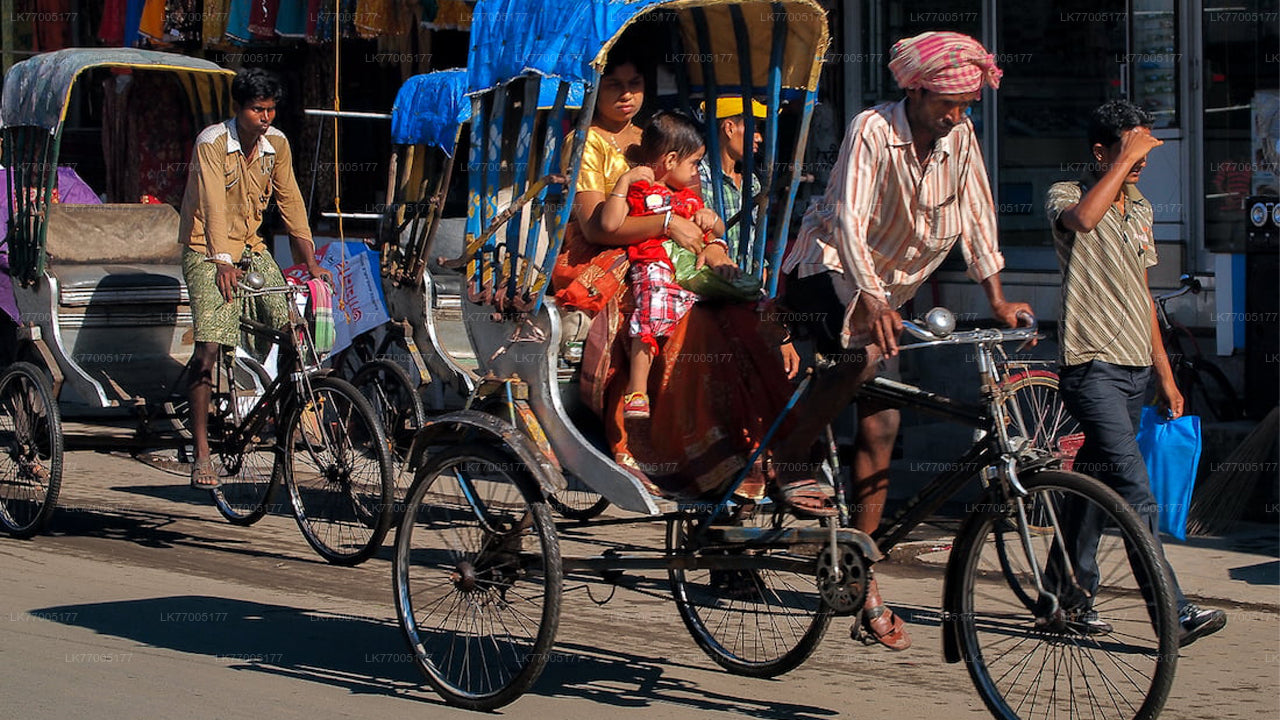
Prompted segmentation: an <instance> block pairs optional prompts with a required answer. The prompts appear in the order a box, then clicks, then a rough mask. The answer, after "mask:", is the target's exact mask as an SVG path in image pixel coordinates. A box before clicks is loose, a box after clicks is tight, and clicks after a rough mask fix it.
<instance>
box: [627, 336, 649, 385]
mask: <svg viewBox="0 0 1280 720" xmlns="http://www.w3.org/2000/svg"><path fill="white" fill-rule="evenodd" d="M651 367H653V348H651V347H649V345H648V344H647V343H645V342H644V341H643V340H641V339H640V338H631V378H630V380H629V381H628V382H627V394H628V395H630V394H631V393H643V394H645V395H647V394H648V393H649V369H650V368H651Z"/></svg>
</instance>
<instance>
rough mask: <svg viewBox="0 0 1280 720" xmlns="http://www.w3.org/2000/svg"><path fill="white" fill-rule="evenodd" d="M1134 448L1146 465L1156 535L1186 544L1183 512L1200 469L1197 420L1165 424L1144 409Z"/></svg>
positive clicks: (1154, 410)
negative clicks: (1155, 511) (1157, 519)
mask: <svg viewBox="0 0 1280 720" xmlns="http://www.w3.org/2000/svg"><path fill="white" fill-rule="evenodd" d="M1138 448H1139V449H1140V450H1142V457H1143V459H1144V460H1146V462H1147V474H1148V475H1150V476H1151V492H1152V493H1154V494H1155V496H1156V502H1157V503H1158V504H1159V505H1160V531H1161V532H1165V533H1168V534H1170V535H1172V536H1174V537H1176V538H1178V539H1179V540H1186V539H1187V510H1188V509H1190V507H1191V491H1192V490H1194V489H1195V482H1196V470H1197V469H1198V468H1199V466H1200V418H1199V417H1197V416H1195V415H1183V416H1182V417H1180V418H1178V419H1176V420H1167V419H1165V418H1163V417H1161V413H1160V411H1159V409H1158V408H1156V407H1154V406H1150V405H1149V406H1147V407H1144V408H1142V419H1141V421H1140V422H1139V423H1138Z"/></svg>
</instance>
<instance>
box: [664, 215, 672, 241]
mask: <svg viewBox="0 0 1280 720" xmlns="http://www.w3.org/2000/svg"><path fill="white" fill-rule="evenodd" d="M670 224H671V211H670V210H668V211H667V212H666V214H665V215H663V216H662V235H663V236H664V237H665V236H666V234H667V226H668V225H670Z"/></svg>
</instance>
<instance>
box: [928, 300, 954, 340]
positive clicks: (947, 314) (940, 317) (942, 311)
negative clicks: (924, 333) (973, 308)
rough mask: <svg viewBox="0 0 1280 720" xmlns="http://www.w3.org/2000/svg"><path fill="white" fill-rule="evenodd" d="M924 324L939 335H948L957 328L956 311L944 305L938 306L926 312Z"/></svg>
mask: <svg viewBox="0 0 1280 720" xmlns="http://www.w3.org/2000/svg"><path fill="white" fill-rule="evenodd" d="M924 326H925V328H927V329H928V330H929V332H931V333H933V334H934V335H937V336H938V337H947V336H948V335H950V334H951V331H953V330H955V329H956V316H955V313H953V312H951V311H950V310H948V309H946V308H944V307H936V308H933V309H932V310H930V311H929V312H927V313H925V314H924Z"/></svg>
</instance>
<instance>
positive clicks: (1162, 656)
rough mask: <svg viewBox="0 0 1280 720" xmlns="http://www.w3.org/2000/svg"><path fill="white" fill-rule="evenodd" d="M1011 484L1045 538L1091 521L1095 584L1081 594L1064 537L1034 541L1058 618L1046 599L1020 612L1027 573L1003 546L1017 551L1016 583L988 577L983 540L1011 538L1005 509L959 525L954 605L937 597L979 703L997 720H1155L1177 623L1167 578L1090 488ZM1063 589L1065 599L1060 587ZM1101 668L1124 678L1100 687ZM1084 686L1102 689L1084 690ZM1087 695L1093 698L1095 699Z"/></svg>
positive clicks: (985, 510)
mask: <svg viewBox="0 0 1280 720" xmlns="http://www.w3.org/2000/svg"><path fill="white" fill-rule="evenodd" d="M1021 481H1022V484H1023V486H1024V487H1025V488H1026V489H1027V491H1028V496H1027V498H1025V499H1024V501H1023V502H1024V507H1025V508H1026V510H1027V512H1028V513H1029V514H1031V515H1034V514H1036V513H1043V514H1044V515H1045V516H1046V520H1044V521H1043V522H1046V523H1048V524H1049V525H1050V526H1051V527H1055V528H1075V527H1078V521H1079V517H1080V515H1081V513H1099V514H1100V515H1101V516H1102V517H1103V518H1104V519H1105V521H1106V524H1105V527H1106V528H1107V532H1104V533H1103V535H1102V537H1101V538H1100V540H1099V549H1098V551H1097V552H1096V553H1095V554H1094V558H1095V559H1096V560H1097V564H1098V568H1099V573H1098V574H1099V578H1098V584H1097V587H1096V589H1094V590H1093V592H1092V593H1088V592H1087V590H1085V589H1083V588H1082V587H1081V583H1082V582H1083V584H1084V585H1085V586H1091V585H1092V583H1091V582H1090V581H1089V580H1088V579H1085V578H1084V577H1083V575H1082V571H1080V570H1079V568H1080V566H1079V565H1077V564H1075V563H1071V564H1067V562H1068V561H1070V560H1071V558H1069V557H1067V555H1066V551H1065V546H1066V545H1067V544H1069V543H1071V542H1072V539H1071V536H1070V533H1069V531H1067V532H1053V533H1051V534H1050V535H1048V536H1044V537H1040V538H1039V542H1038V544H1035V545H1033V548H1035V550H1036V553H1035V554H1034V555H1033V556H1032V557H1034V558H1036V562H1035V563H1034V564H1035V565H1036V566H1038V567H1040V568H1046V570H1045V573H1044V582H1045V585H1046V588H1047V589H1048V590H1050V591H1056V592H1057V596H1058V597H1060V599H1061V600H1062V606H1061V612H1050V611H1049V610H1050V606H1049V603H1048V598H1049V595H1045V596H1042V599H1041V600H1040V601H1039V603H1038V604H1037V607H1036V608H1035V609H1028V608H1027V607H1026V606H1025V604H1024V603H1023V602H1022V601H1021V600H1020V599H1019V598H1018V596H1019V592H1017V591H1016V590H1014V588H1013V586H1014V585H1015V584H1019V583H1021V584H1026V583H1027V582H1033V580H1029V579H1030V578H1032V569H1031V568H1032V563H1031V562H1030V561H1028V560H1027V557H1028V556H1027V555H1026V554H1025V552H1024V551H1023V546H1022V545H1021V543H1020V542H1017V543H1014V542H1013V541H1007V543H1006V544H1007V546H1008V547H1009V548H1016V549H1017V551H1018V554H1019V555H1018V557H1019V559H1020V561H1021V566H1020V567H1019V568H1018V572H1016V573H1014V574H1012V575H1011V574H1010V573H1009V572H1008V570H1007V568H1003V567H1002V568H996V567H993V565H994V564H996V561H994V560H992V558H991V557H990V555H991V554H992V553H991V551H990V548H989V543H991V542H994V541H993V540H992V539H991V538H992V537H993V536H995V537H999V536H1001V535H1005V534H1008V533H1011V532H1016V528H1017V527H1018V525H1019V521H1018V519H1017V514H1016V506H1015V504H1014V503H1013V502H1004V501H1000V500H995V501H993V502H986V503H983V504H980V505H978V506H977V510H976V512H974V513H973V514H971V515H970V516H969V517H968V518H966V519H965V522H964V524H963V525H962V526H961V529H960V532H959V533H958V534H957V539H956V544H955V549H954V550H953V554H952V560H951V563H953V564H956V563H958V565H956V566H955V567H949V568H948V577H949V581H950V579H957V580H958V581H959V582H961V583H962V585H961V587H960V588H959V593H958V595H952V594H951V593H948V605H950V607H948V608H947V609H948V611H949V614H950V616H951V617H953V618H954V619H955V620H954V622H955V623H956V627H957V636H956V639H957V640H958V642H959V649H960V656H961V659H963V660H964V662H965V664H966V666H967V667H968V669H969V675H970V678H971V679H972V680H973V683H974V685H975V687H976V688H977V690H978V693H979V694H980V695H981V696H982V699H983V702H984V703H986V705H987V708H988V709H989V710H990V711H991V713H992V715H994V716H995V717H997V718H1001V719H1002V720H1021V719H1022V718H1026V717H1030V716H1031V714H1032V713H1034V714H1035V716H1036V717H1056V716H1057V715H1056V713H1061V714H1063V715H1066V716H1069V717H1080V716H1083V717H1096V718H1107V719H1109V720H1116V719H1119V718H1126V719H1127V718H1134V719H1137V720H1150V719H1152V718H1155V717H1156V716H1157V715H1158V714H1159V712H1160V709H1161V708H1162V707H1163V705H1164V702H1165V699H1166V698H1167V697H1168V694H1169V689H1170V687H1171V686H1172V683H1173V675H1174V670H1175V668H1176V663H1177V657H1178V622H1177V612H1176V610H1175V609H1174V603H1173V593H1172V590H1171V589H1170V585H1169V580H1168V576H1167V574H1166V573H1165V571H1164V566H1163V563H1162V561H1161V559H1160V556H1159V554H1158V553H1157V552H1156V549H1155V545H1154V543H1153V541H1152V539H1151V536H1150V534H1149V533H1148V532H1147V530H1146V528H1145V526H1144V525H1143V524H1142V522H1141V521H1140V520H1139V518H1138V516H1137V515H1136V514H1135V513H1134V512H1133V510H1132V509H1131V508H1130V507H1129V506H1128V504H1127V503H1125V501H1124V500H1122V499H1121V498H1120V496H1119V495H1117V494H1116V493H1115V492H1114V491H1112V490H1111V489H1110V488H1108V487H1106V486H1105V485H1103V484H1102V483H1101V482H1099V481H1097V480H1094V479H1093V478H1089V477H1086V476H1083V475H1079V474H1077V473H1069V472H1063V471H1059V470H1043V471H1040V472H1037V473H1034V474H1031V475H1029V476H1027V477H1023V478H1021ZM1050 509H1052V510H1053V513H1052V514H1050V513H1049V510H1050ZM1033 543H1036V539H1034V538H1033ZM1051 565H1053V566H1054V567H1056V568H1059V569H1060V568H1063V567H1067V568H1073V570H1072V571H1071V572H1070V573H1066V572H1065V571H1061V570H1059V571H1058V572H1056V573H1055V572H1054V571H1052V570H1048V569H1047V568H1049V567H1050V566H1051ZM1068 575H1069V576H1070V577H1069V578H1068ZM1068 581H1069V582H1070V583H1071V585H1072V586H1073V587H1067V585H1066V583H1067V582H1068ZM1026 592H1027V590H1026V589H1024V590H1023V593H1026ZM1090 609H1091V610H1092V611H1094V612H1096V613H1097V614H1098V617H1100V618H1101V619H1103V620H1105V621H1106V622H1107V623H1108V624H1110V625H1109V630H1108V631H1100V630H1098V629H1096V628H1094V629H1093V630H1090V629H1089V626H1088V625H1086V624H1085V623H1084V620H1085V616H1084V615H1083V613H1085V612H1088V610H1090ZM1011 655H1012V656H1013V657H1010V656H1011ZM1099 656H1103V657H1099ZM1108 668H1116V669H1118V671H1119V672H1120V673H1121V674H1122V675H1123V677H1119V678H1116V677H1112V676H1106V677H1104V676H1103V673H1104V672H1105V670H1106V669H1108ZM1046 673H1052V680H1051V681H1048V682H1046V681H1044V679H1043V677H1042V676H1043V675H1044V674H1046ZM1095 675H1096V680H1097V682H1098V683H1101V684H1102V686H1103V687H1101V688H1093V687H1091V683H1092V681H1093V680H1094V679H1095V678H1094V677H1093V676H1095ZM1023 683H1025V686H1024V685H1023ZM1095 690H1097V691H1098V692H1099V693H1101V694H1103V695H1104V697H1102V698H1099V697H1096V696H1095V695H1094V694H1093V692H1094V691H1095ZM1028 705H1029V706H1030V708H1031V709H1027V706H1028Z"/></svg>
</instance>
